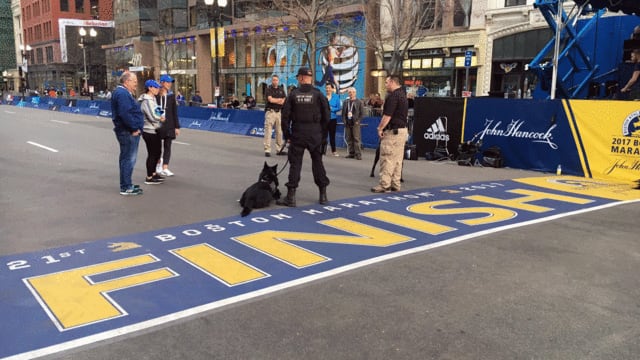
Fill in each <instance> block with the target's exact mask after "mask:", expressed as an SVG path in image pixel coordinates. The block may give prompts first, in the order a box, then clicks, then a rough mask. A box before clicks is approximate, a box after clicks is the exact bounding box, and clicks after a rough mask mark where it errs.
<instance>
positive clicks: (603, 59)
mask: <svg viewBox="0 0 640 360" xmlns="http://www.w3.org/2000/svg"><path fill="white" fill-rule="evenodd" d="M567 1H568V0H567ZM639 3H640V1H636V0H617V1H615V2H610V1H607V0H604V1H603V0H591V1H589V0H576V1H575V4H573V3H572V8H571V10H570V11H569V12H568V13H567V12H566V11H565V8H564V7H563V6H562V4H563V1H561V0H536V1H535V3H534V7H536V8H538V9H539V10H540V12H541V13H542V16H543V17H544V18H545V20H546V21H547V24H549V27H550V29H551V30H552V31H553V33H554V34H555V36H554V37H553V38H551V40H549V42H548V43H547V44H546V45H545V46H544V48H543V49H542V50H541V51H540V52H539V53H538V55H537V56H536V57H535V58H534V59H533V60H532V61H531V63H529V65H528V67H529V69H530V70H532V71H534V72H536V74H537V75H538V78H539V82H538V85H537V88H536V89H535V91H534V96H535V97H536V98H550V97H551V98H553V96H551V93H552V91H553V88H554V87H555V89H556V91H555V97H556V98H568V99H575V98H586V97H587V94H588V92H589V86H590V85H591V84H594V83H598V84H599V83H604V81H605V80H609V81H610V80H618V77H619V76H618V74H617V73H618V67H619V65H620V64H621V63H622V62H623V60H622V43H623V42H624V39H628V37H629V34H630V33H631V31H632V29H633V26H634V25H637V24H638V23H640V21H638V18H637V17H630V16H621V17H605V18H602V15H603V14H604V13H605V12H606V10H607V8H609V9H610V10H613V11H618V10H621V11H624V12H625V13H627V14H631V13H634V12H635V13H636V14H639V13H640V4H639ZM558 11H560V13H558ZM583 15H591V16H590V17H589V18H587V17H583V18H582V19H579V17H580V16H583ZM550 57H552V58H553V60H552V61H549V59H550ZM556 59H557V60H556ZM556 61H557V67H554V63H556ZM555 68H557V70H556V69H555ZM554 71H556V73H555V74H554Z"/></svg>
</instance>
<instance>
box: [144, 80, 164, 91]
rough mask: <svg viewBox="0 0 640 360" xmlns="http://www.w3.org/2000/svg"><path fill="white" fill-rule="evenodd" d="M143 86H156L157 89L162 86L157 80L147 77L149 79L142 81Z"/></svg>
mask: <svg viewBox="0 0 640 360" xmlns="http://www.w3.org/2000/svg"><path fill="white" fill-rule="evenodd" d="M144 87H146V88H152V87H154V88H158V89H159V88H161V87H162V85H160V84H158V82H157V81H155V80H153V79H149V80H147V81H145V82H144Z"/></svg>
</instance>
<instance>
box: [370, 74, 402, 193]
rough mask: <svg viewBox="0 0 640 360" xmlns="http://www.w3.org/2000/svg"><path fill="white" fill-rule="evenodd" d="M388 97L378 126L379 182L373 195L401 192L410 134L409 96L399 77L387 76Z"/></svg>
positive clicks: (385, 83)
mask: <svg viewBox="0 0 640 360" xmlns="http://www.w3.org/2000/svg"><path fill="white" fill-rule="evenodd" d="M384 85H385V87H386V88H387V98H386V99H385V101H384V106H383V107H382V119H381V120H380V124H379V125H378V137H379V138H380V182H379V183H378V185H377V186H375V187H373V188H371V191H372V192H374V193H386V192H390V191H400V177H401V176H402V158H403V156H404V144H405V143H406V141H407V138H408V136H409V134H408V132H407V114H408V111H409V105H408V102H407V93H406V92H405V91H404V89H403V88H402V86H401V85H400V78H399V77H398V76H395V75H391V76H388V77H387V79H386V80H385V82H384Z"/></svg>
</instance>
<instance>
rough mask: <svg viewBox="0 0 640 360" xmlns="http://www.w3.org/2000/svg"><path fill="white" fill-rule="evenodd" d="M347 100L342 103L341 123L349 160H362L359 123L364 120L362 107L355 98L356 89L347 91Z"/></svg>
mask: <svg viewBox="0 0 640 360" xmlns="http://www.w3.org/2000/svg"><path fill="white" fill-rule="evenodd" d="M347 94H349V98H348V99H347V100H345V101H343V102H342V121H343V122H344V136H345V139H346V141H347V150H349V155H347V158H349V159H354V158H355V159H357V160H362V136H361V134H360V122H361V121H362V118H364V105H362V101H360V99H358V97H357V96H356V88H354V87H350V88H348V89H347Z"/></svg>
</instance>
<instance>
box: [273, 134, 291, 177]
mask: <svg viewBox="0 0 640 360" xmlns="http://www.w3.org/2000/svg"><path fill="white" fill-rule="evenodd" d="M286 147H287V142H286V141H285V142H284V144H283V145H282V148H280V151H279V152H280V153H281V152H282V151H284V149H285V148H286ZM287 165H289V153H288V152H287V161H285V163H284V165H282V169H280V171H278V173H277V174H276V176H279V175H280V174H282V172H283V171H284V169H286V168H287Z"/></svg>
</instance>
